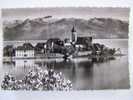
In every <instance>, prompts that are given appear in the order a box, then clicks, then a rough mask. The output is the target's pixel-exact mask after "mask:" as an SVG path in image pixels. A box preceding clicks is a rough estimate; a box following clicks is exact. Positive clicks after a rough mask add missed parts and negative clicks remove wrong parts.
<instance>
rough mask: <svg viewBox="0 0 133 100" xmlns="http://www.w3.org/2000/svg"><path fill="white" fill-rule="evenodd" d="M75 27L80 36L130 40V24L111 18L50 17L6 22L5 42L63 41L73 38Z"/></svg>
mask: <svg viewBox="0 0 133 100" xmlns="http://www.w3.org/2000/svg"><path fill="white" fill-rule="evenodd" d="M73 25H74V26H75V29H76V31H77V33H78V36H89V35H90V33H92V34H91V35H93V38H104V39H107V38H128V22H125V21H121V20H117V19H111V18H92V19H89V20H84V19H76V18H63V19H53V18H51V16H50V18H49V17H48V18H46V17H43V18H36V19H26V20H24V21H22V20H15V21H13V22H4V24H3V31H4V40H43V39H48V38H52V37H59V38H61V39H64V38H66V37H67V38H69V37H70V36H71V29H72V27H73Z"/></svg>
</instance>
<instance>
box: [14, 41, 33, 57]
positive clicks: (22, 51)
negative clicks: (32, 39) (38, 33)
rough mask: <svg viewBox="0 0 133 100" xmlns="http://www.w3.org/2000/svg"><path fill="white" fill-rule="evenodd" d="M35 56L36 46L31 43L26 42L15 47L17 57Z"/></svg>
mask: <svg viewBox="0 0 133 100" xmlns="http://www.w3.org/2000/svg"><path fill="white" fill-rule="evenodd" d="M34 56H35V51H34V47H33V46H32V45H31V44H30V43H24V44H23V45H22V46H18V47H17V48H16V49H15V57H16V58H33V57H34Z"/></svg>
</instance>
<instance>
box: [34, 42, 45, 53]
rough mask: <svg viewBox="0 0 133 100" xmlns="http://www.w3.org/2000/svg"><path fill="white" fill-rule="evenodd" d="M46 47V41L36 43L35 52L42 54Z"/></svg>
mask: <svg viewBox="0 0 133 100" xmlns="http://www.w3.org/2000/svg"><path fill="white" fill-rule="evenodd" d="M45 49H46V43H43V42H40V43H37V44H36V46H35V54H36V55H38V54H44V53H45Z"/></svg>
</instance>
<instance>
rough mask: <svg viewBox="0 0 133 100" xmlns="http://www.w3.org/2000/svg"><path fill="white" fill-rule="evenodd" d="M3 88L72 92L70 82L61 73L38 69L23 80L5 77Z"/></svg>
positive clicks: (9, 76)
mask: <svg viewBox="0 0 133 100" xmlns="http://www.w3.org/2000/svg"><path fill="white" fill-rule="evenodd" d="M1 88H2V89H4V90H46V91H48V90H57V91H64V90H66V91H68V90H72V83H71V81H70V80H65V78H64V77H63V75H62V73H61V72H59V73H58V72H55V71H54V70H53V69H50V70H48V69H45V70H42V69H41V68H36V69H34V70H31V71H30V72H29V73H28V74H27V75H26V76H25V77H24V78H23V79H22V80H16V79H15V77H13V76H11V75H5V76H4V80H3V81H2V84H1Z"/></svg>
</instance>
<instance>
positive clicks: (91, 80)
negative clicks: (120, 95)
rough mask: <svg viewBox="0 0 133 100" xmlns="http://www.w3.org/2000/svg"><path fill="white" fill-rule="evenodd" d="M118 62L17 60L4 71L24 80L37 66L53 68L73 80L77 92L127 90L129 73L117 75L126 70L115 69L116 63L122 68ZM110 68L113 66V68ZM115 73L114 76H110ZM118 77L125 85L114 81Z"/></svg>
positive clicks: (102, 60) (83, 59) (110, 60)
mask: <svg viewBox="0 0 133 100" xmlns="http://www.w3.org/2000/svg"><path fill="white" fill-rule="evenodd" d="M126 59H127V58H126ZM118 60H119V59H116V58H114V57H112V58H110V59H106V58H93V59H88V58H79V59H73V60H67V61H65V60H63V59H48V60H47V59H27V60H26V59H17V60H14V61H12V62H9V63H4V69H5V71H7V72H8V73H10V74H13V75H15V76H16V77H17V79H22V78H23V77H24V76H25V74H27V73H28V72H29V71H30V70H32V69H34V68H35V67H36V66H39V67H42V69H43V68H45V67H47V68H49V69H51V68H52V69H54V70H55V71H57V72H62V73H63V74H64V77H65V78H66V79H69V80H71V81H72V84H73V89H75V90H88V89H103V88H127V87H128V86H129V81H128V75H127V73H128V71H127V72H126V74H123V73H116V71H119V70H125V68H124V67H118V66H117V67H116V68H115V67H114V65H115V66H116V65H118V64H116V63H119V66H121V61H120V60H119V62H118ZM122 61H123V60H122ZM11 66H12V67H11ZM109 66H112V68H110V67H109ZM99 67H100V69H99ZM7 69H8V70H7ZM110 71H112V72H110ZM114 72H115V74H114V75H112V76H109V75H110V74H113V73H114ZM116 76H117V78H121V80H123V81H124V82H125V83H123V84H122V83H121V85H120V86H119V85H118V84H119V82H120V80H117V79H115V80H114V78H115V77H116ZM118 76H119V77H118ZM103 77H104V78H103ZM105 77H106V78H105ZM123 77H124V79H123ZM109 78H110V79H109ZM113 81H115V82H113Z"/></svg>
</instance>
